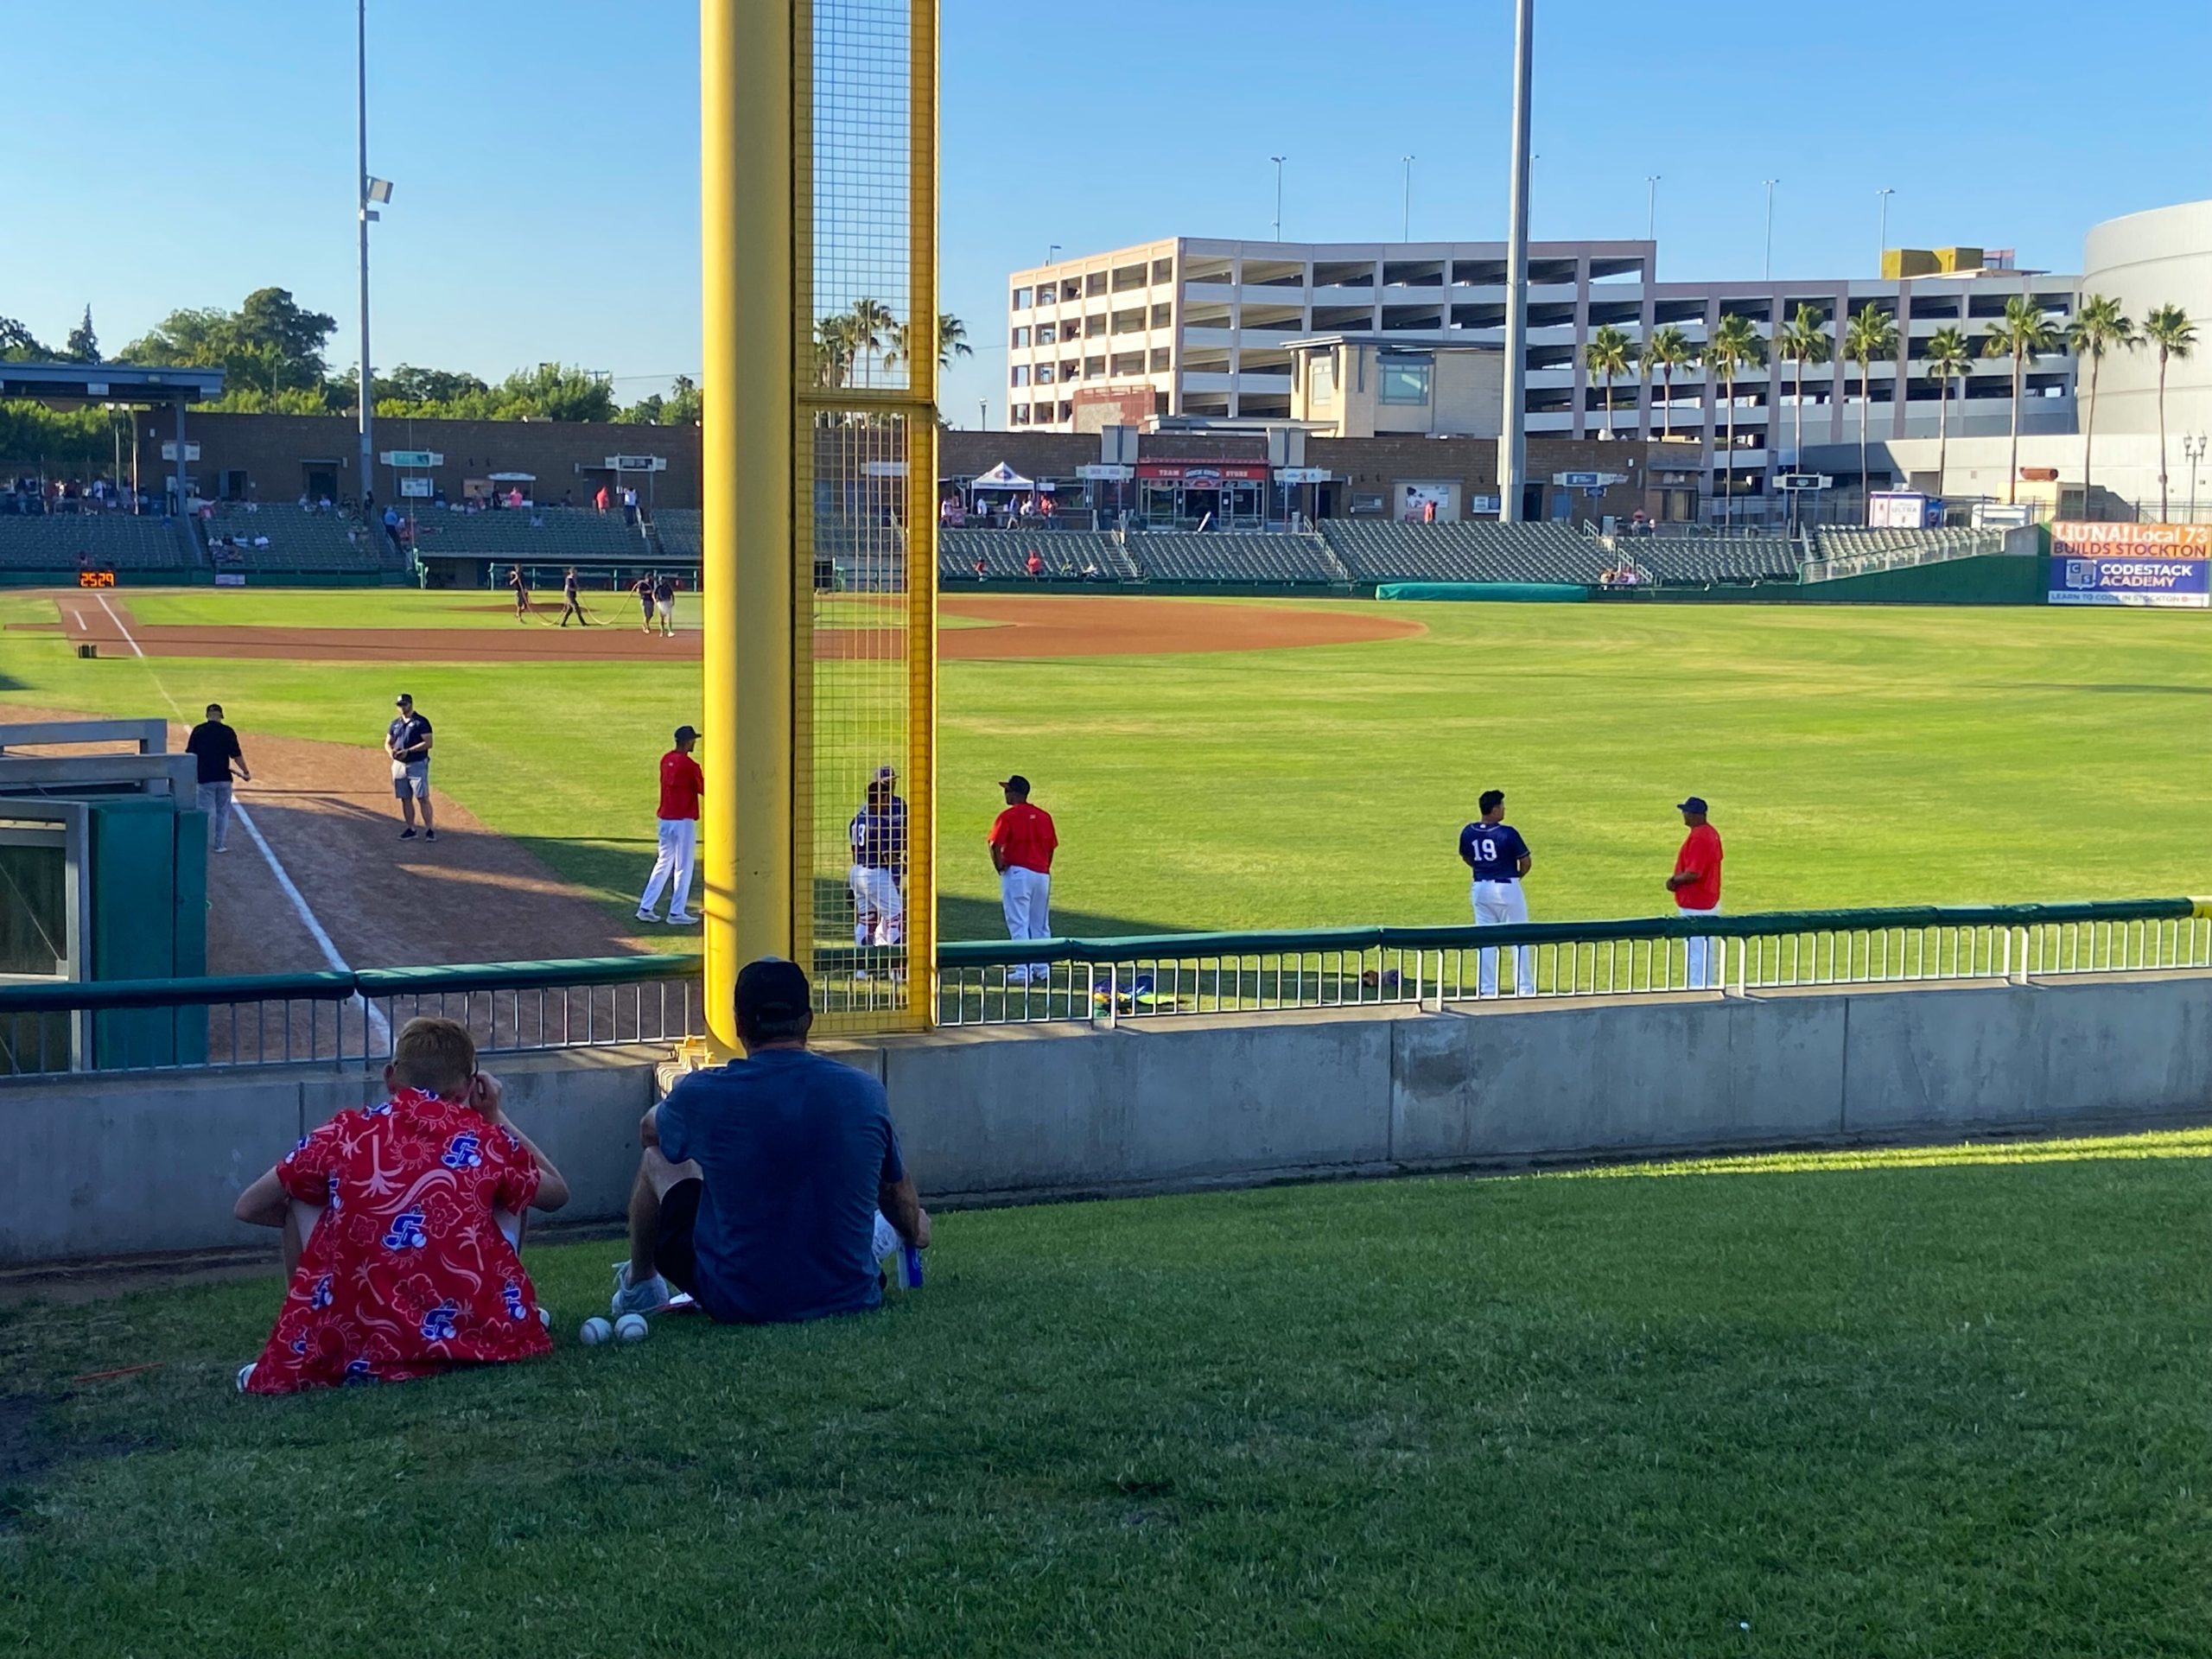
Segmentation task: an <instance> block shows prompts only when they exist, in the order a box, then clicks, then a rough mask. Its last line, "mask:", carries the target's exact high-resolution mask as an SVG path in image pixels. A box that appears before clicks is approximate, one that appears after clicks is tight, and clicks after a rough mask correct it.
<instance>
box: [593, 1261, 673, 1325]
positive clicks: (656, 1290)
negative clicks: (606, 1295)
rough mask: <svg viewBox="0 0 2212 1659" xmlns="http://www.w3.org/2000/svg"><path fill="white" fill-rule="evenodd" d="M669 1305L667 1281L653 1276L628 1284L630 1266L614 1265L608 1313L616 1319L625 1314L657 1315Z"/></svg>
mask: <svg viewBox="0 0 2212 1659" xmlns="http://www.w3.org/2000/svg"><path fill="white" fill-rule="evenodd" d="M668 1303H669V1289H668V1281H667V1280H665V1279H664V1278H662V1277H661V1276H660V1274H653V1276H652V1278H650V1279H647V1280H644V1281H641V1282H639V1283H638V1284H634V1285H633V1284H632V1283H631V1282H630V1264H629V1263H628V1262H616V1263H615V1264H614V1300H613V1301H612V1302H611V1303H609V1304H608V1311H609V1312H610V1313H613V1316H614V1317H615V1318H616V1319H620V1318H621V1317H622V1316H623V1315H624V1314H625V1313H659V1312H660V1310H661V1309H663V1308H664V1307H666V1306H668Z"/></svg>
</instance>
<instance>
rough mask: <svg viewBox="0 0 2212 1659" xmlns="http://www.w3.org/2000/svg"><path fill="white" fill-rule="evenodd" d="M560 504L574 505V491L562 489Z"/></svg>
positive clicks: (565, 505)
mask: <svg viewBox="0 0 2212 1659" xmlns="http://www.w3.org/2000/svg"><path fill="white" fill-rule="evenodd" d="M561 505H563V506H564V507H573V506H575V505H576V493H575V491H574V490H563V491H562V492H561Z"/></svg>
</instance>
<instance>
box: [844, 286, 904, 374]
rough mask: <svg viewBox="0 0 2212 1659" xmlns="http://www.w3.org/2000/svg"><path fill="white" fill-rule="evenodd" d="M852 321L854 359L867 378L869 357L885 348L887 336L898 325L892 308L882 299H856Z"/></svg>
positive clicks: (851, 316) (851, 315)
mask: <svg viewBox="0 0 2212 1659" xmlns="http://www.w3.org/2000/svg"><path fill="white" fill-rule="evenodd" d="M849 315H850V319H851V322H852V345H853V361H854V363H855V365H856V366H858V367H859V368H860V370H861V375H862V378H866V373H867V369H868V359H869V358H871V357H873V356H874V355H876V354H877V353H880V352H881V351H882V350H883V345H884V340H885V338H886V337H887V335H888V334H890V333H891V331H892V330H893V328H895V327H898V321H899V320H898V319H897V318H896V317H894V316H893V315H891V308H890V307H889V306H887V305H886V304H884V302H882V301H880V300H855V301H854V302H853V308H852V311H851V313H850V314H849Z"/></svg>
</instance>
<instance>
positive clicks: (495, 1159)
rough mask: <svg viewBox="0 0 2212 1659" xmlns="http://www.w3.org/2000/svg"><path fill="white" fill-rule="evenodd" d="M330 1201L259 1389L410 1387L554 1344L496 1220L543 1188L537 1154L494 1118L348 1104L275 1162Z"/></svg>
mask: <svg viewBox="0 0 2212 1659" xmlns="http://www.w3.org/2000/svg"><path fill="white" fill-rule="evenodd" d="M277 1179H278V1180H279V1181H280V1182H282V1183H283V1188H284V1191H285V1192H287V1193H289V1194H290V1195H291V1196H292V1197H293V1198H297V1199H299V1200H300V1201H301V1202H302V1204H316V1205H327V1208H326V1209H325V1210H324V1211H323V1215H322V1219H321V1221H319V1222H318V1223H316V1224H315V1231H314V1232H313V1233H311V1234H310V1235H309V1236H308V1242H307V1248H306V1249H304V1250H303V1251H302V1252H301V1255H300V1265H299V1269H298V1271H297V1272H296V1273H295V1274H293V1275H292V1283H291V1287H290V1288H289V1290H288V1291H287V1292H286V1293H285V1296H284V1306H283V1310H282V1311H281V1312H280V1313H278V1314H277V1328H276V1330H275V1331H274V1332H271V1333H270V1338H269V1345H268V1346H267V1347H266V1348H264V1349H263V1350H262V1351H261V1357H260V1358H259V1359H258V1360H257V1361H256V1362H255V1363H254V1369H253V1376H252V1378H251V1380H250V1381H249V1382H248V1383H247V1385H246V1391H247V1392H248V1393H249V1394H289V1393H292V1392H293V1391H294V1390H296V1389H326V1388H333V1387H335V1386H336V1385H337V1384H339V1383H352V1382H356V1381H376V1382H383V1383H397V1382H400V1381H403V1380H404V1379H405V1378H408V1377H413V1376H428V1375H429V1374H430V1373H431V1372H433V1371H438V1370H444V1369H445V1368H446V1367H447V1366H448V1365H456V1364H464V1363H489V1362H493V1361H499V1360H510V1359H527V1358H529V1357H531V1356H533V1355H536V1354H542V1353H545V1352H547V1351H549V1350H550V1349H551V1347H552V1346H553V1342H552V1338H550V1337H549V1336H547V1335H546V1333H545V1327H544V1326H543V1325H542V1324H541V1323H540V1322H539V1320H538V1317H537V1291H536V1290H535V1289H534V1288H533V1287H532V1286H531V1282H530V1275H529V1274H526V1273H524V1271H523V1268H522V1262H521V1260H520V1258H518V1256H517V1255H515V1252H514V1247H513V1246H512V1245H511V1244H509V1243H507V1240H506V1236H505V1234H503V1233H502V1232H500V1230H499V1224H498V1223H497V1222H496V1221H495V1220H494V1219H493V1211H498V1210H509V1211H513V1212H514V1213H515V1214H517V1215H520V1214H521V1213H522V1211H524V1210H525V1209H527V1208H528V1207H529V1205H530V1201H531V1199H532V1198H535V1197H537V1182H538V1171H537V1160H535V1159H533V1158H532V1157H531V1155H530V1154H529V1152H528V1151H527V1150H525V1149H524V1147H523V1144H522V1142H521V1141H518V1140H517V1139H516V1138H515V1137H514V1135H512V1133H510V1132H509V1131H508V1130H507V1129H505V1128H501V1127H494V1126H493V1124H491V1123H489V1122H486V1119H485V1117H484V1115H483V1114H482V1113H481V1112H479V1111H477V1110H476V1109H474V1107H471V1106H465V1105H462V1104H461V1103H459V1102H457V1101H450V1100H441V1099H439V1098H438V1097H437V1096H435V1095H429V1094H424V1093H423V1091H422V1090H419V1089H403V1090H400V1091H399V1092H398V1093H397V1095H394V1096H392V1097H391V1100H389V1101H387V1102H386V1103H385V1104H383V1105H381V1106H372V1107H370V1108H369V1109H367V1110H365V1111H353V1112H340V1113H339V1115H338V1116H336V1117H334V1118H332V1119H331V1120H330V1122H327V1123H326V1124H324V1125H323V1126H322V1127H321V1128H319V1129H317V1130H316V1131H315V1133H314V1134H313V1135H308V1137H307V1139H305V1140H304V1141H301V1142H300V1144H299V1145H298V1146H297V1147H295V1148H294V1149H293V1150H292V1152H291V1153H290V1154H289V1155H287V1156H286V1158H285V1160H284V1161H283V1163H281V1164H279V1165H277Z"/></svg>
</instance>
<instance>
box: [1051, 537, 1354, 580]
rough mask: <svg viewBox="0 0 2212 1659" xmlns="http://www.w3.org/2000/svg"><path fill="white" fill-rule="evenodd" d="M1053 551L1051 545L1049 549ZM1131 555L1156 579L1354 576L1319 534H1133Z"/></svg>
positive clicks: (1339, 578)
mask: <svg viewBox="0 0 2212 1659" xmlns="http://www.w3.org/2000/svg"><path fill="white" fill-rule="evenodd" d="M1048 551H1049V549H1048ZM1128 553H1129V556H1130V557H1131V558H1133V559H1134V560H1135V562H1136V565H1137V568H1138V569H1140V570H1141V571H1142V572H1143V573H1144V574H1145V575H1146V577H1147V579H1149V580H1151V581H1154V582H1236V583H1243V584H1252V583H1270V584H1272V583H1281V584H1286V585H1291V586H1306V587H1310V586H1314V585H1317V584H1322V583H1332V584H1342V583H1344V582H1346V581H1348V580H1349V577H1348V576H1347V575H1346V573H1345V572H1344V569H1343V567H1341V566H1340V565H1338V563H1337V562H1336V560H1335V559H1333V558H1332V557H1331V556H1330V554H1329V550H1328V547H1327V544H1326V543H1324V542H1323V541H1322V540H1321V538H1320V537H1318V536H1282V535H1237V534H1233V533H1232V534H1217V533H1213V532H1208V533H1205V534H1203V535H1190V534H1185V535H1175V534H1162V533H1160V532H1156V531H1155V532H1154V533H1153V534H1150V535H1141V536H1132V537H1129V541H1128Z"/></svg>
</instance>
